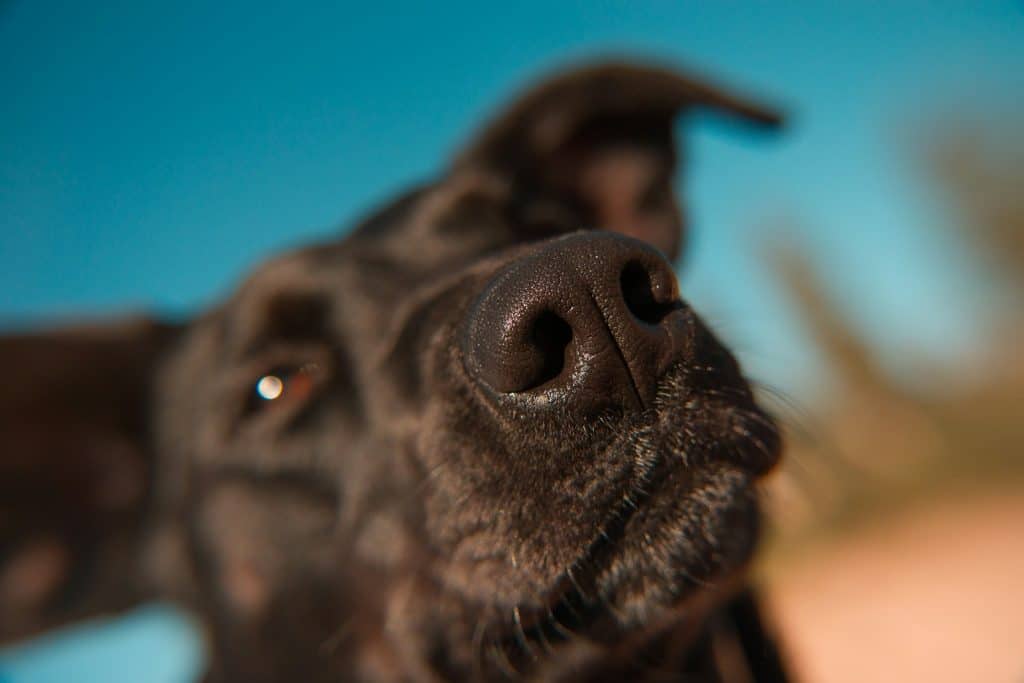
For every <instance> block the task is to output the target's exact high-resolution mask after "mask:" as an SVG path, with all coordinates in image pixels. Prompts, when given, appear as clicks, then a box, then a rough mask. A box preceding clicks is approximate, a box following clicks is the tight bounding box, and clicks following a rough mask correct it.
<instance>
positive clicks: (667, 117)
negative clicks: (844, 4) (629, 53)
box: [453, 63, 782, 260]
mask: <svg viewBox="0 0 1024 683" xmlns="http://www.w3.org/2000/svg"><path fill="white" fill-rule="evenodd" d="M692 109H706V110H709V111H713V112H715V113H719V114H723V115H725V116H728V117H731V118H734V119H737V120H740V121H742V122H745V123H748V124H753V125H754V126H757V127H761V128H767V129H775V128H777V127H779V126H780V124H781V123H782V117H781V115H780V114H779V113H778V112H776V111H774V110H773V109H771V108H768V107H766V106H762V105H759V104H757V103H755V102H753V101H751V100H747V99H746V98H743V97H740V96H738V95H734V94H731V93H729V92H727V91H726V90H723V89H722V88H719V87H716V86H713V85H710V84H708V83H706V82H704V81H701V80H699V79H696V78H692V77H689V76H686V75H684V74H682V73H679V72H677V71H674V70H668V69H663V68H658V67H652V66H641V65H634V64H626V63H603V64H598V65H595V66H591V67H587V68H582V69H578V70H572V71H568V72H565V73H562V74H560V75H556V76H555V77H554V78H552V79H550V80H548V81H546V82H544V83H542V84H540V85H539V86H537V87H535V88H534V89H532V90H530V91H528V92H527V93H525V94H524V95H523V96H522V97H520V98H519V99H518V100H516V101H515V102H514V103H513V104H512V105H511V106H509V107H508V108H507V109H506V110H505V111H504V112H503V113H501V114H500V115H499V116H498V117H497V118H496V119H494V120H493V121H492V122H491V123H490V124H489V125H487V126H486V127H485V128H484V129H483V130H482V131H481V132H480V133H479V135H478V136H477V137H476V138H475V139H474V140H473V141H472V142H471V143H470V144H469V145H468V146H467V147H466V148H465V149H464V150H463V151H462V153H461V154H459V155H458V156H457V158H456V160H455V163H454V166H453V169H454V170H455V171H456V172H457V171H460V170H478V171H479V170H482V171H485V172H489V173H492V174H496V175H498V176H499V177H501V178H502V179H504V180H506V181H507V182H509V183H510V186H511V189H512V197H513V203H514V204H515V208H516V209H517V210H518V212H519V213H518V214H517V216H516V219H517V223H518V224H520V225H524V226H526V227H527V228H532V229H533V230H535V231H536V232H538V233H541V234H543V233H545V232H549V231H550V232H563V231H566V230H578V229H580V228H592V227H597V228H602V229H606V230H613V231H616V232H621V233H624V234H626V235H631V236H633V237H637V238H639V239H642V240H645V241H647V242H649V243H651V244H654V245H655V246H657V247H658V248H660V249H661V250H662V251H663V252H664V253H665V255H666V256H668V257H669V258H671V259H673V260H674V259H675V258H676V257H677V256H678V255H679V252H680V249H681V247H682V244H683V241H684V236H685V235H684V220H683V214H682V211H681V209H680V207H679V203H678V201H677V199H676V197H675V194H674V192H673V179H674V178H673V177H674V174H675V169H676V166H677V155H676V141H675V139H674V135H673V123H674V119H675V118H676V116H677V115H679V114H681V113H685V112H687V111H690V110H692Z"/></svg>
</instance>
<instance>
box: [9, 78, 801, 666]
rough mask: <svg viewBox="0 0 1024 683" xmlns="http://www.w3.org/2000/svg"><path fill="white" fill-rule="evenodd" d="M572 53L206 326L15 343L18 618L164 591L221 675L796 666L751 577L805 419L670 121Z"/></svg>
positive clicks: (710, 103) (648, 90) (140, 323)
mask: <svg viewBox="0 0 1024 683" xmlns="http://www.w3.org/2000/svg"><path fill="white" fill-rule="evenodd" d="M695 109H699V110H707V111H710V112H714V113H718V114H722V115H725V116H728V117H731V118H733V119H735V120H737V121H740V122H742V123H746V124H750V125H752V126H754V127H760V128H764V129H768V130H771V129H774V128H777V127H778V126H779V125H780V123H781V117H780V115H779V114H778V113H777V112H775V111H774V110H772V109H770V108H768V107H765V106H761V105H758V104H756V103H754V102H752V101H749V100H747V99H745V98H741V97H739V96H736V95H733V94H730V93H728V92H727V91H725V90H723V89H721V88H719V87H715V86H712V85H709V84H706V83H704V82H703V81H701V80H698V79H695V78H692V77H688V76H686V75H684V74H681V73H679V72H677V71H673V70H671V69H666V68H662V67H660V66H653V65H645V64H635V63H626V62H608V63H599V64H595V65H591V66H584V67H581V68H576V69H572V70H569V71H566V72H562V73H559V74H556V75H554V76H553V77H551V78H549V79H548V80H547V81H544V82H542V83H541V84H540V85H538V86H536V87H534V88H533V89H531V90H529V91H528V92H526V93H525V94H524V95H522V96H521V97H519V98H518V99H517V100H515V101H514V102H512V103H511V105H509V106H508V107H507V108H506V109H504V110H503V111H502V112H501V113H500V114H499V115H498V116H496V117H495V118H494V119H493V120H492V121H491V122H490V123H488V124H487V125H485V126H484V127H483V128H482V130H481V131H479V132H478V133H477V134H476V135H475V137H473V138H472V139H471V141H470V142H469V143H468V144H467V145H466V146H465V147H464V148H463V149H462V150H461V151H460V152H459V153H458V154H457V155H455V157H454V160H453V161H452V162H451V163H450V165H449V166H448V168H447V169H446V170H445V171H444V172H443V173H441V174H439V176H438V177H437V178H436V179H434V180H432V181H430V182H427V183H425V184H423V185H422V186H419V187H417V188H414V189H412V190H411V191H409V192H407V193H405V194H403V195H401V196H400V197H399V198H398V199H397V200H395V201H393V202H391V203H389V204H387V205H386V206H384V207H382V208H380V209H379V210H377V211H375V212H373V213H372V215H370V216H369V217H368V218H366V219H365V220H363V221H361V223H360V224H359V225H358V226H357V227H356V228H355V229H354V230H353V231H352V232H351V233H350V234H349V235H348V236H347V237H345V238H343V239H334V240H329V241H327V242H325V243H323V244H318V245H314V246H310V247H307V248H303V249H299V250H297V251H293V252H290V253H287V254H284V255H281V256H279V257H277V258H275V259H273V260H271V261H270V262H268V263H266V264H264V265H262V266H261V267H259V268H258V269H257V270H256V271H255V272H254V273H253V274H252V275H251V276H250V277H249V278H248V279H246V280H245V282H244V283H242V285H241V286H240V287H239V288H238V289H237V291H235V292H234V293H233V294H232V295H230V296H229V297H228V298H227V299H226V300H225V301H224V302H222V303H221V304H219V305H217V306H215V307H214V308H212V309H211V310H208V311H206V312H204V313H202V314H201V315H198V316H197V317H196V318H194V319H193V320H190V321H187V322H182V323H169V322H157V321H153V320H149V319H126V320H118V321H108V322H103V323H95V324H92V325H82V326H77V327H71V328H64V329H55V330H44V331H37V332H29V333H23V334H17V335H9V336H7V337H5V338H4V339H2V340H0V357H2V358H3V359H4V364H5V383H4V386H3V387H2V388H0V419H2V420H3V423H4V429H3V434H4V440H5V442H6V446H5V448H4V455H3V456H2V457H0V493H2V495H0V506H2V507H0V511H2V512H3V516H2V518H0V638H3V639H7V640H11V639H15V638H21V637H25V636H27V635H30V634H33V633H37V632H39V631H41V630H43V629H47V628H51V627H53V626H56V625H59V624H63V623H66V622H68V621H72V620H75V619H80V618H85V617H89V616H94V615H98V614H106V613H110V612H114V611H117V610H121V609H125V608H127V607H130V606H131V605H134V604H137V603H139V602H140V601H143V600H149V599H154V598H169V599H174V600H178V601H180V602H181V603H182V604H184V605H186V606H188V607H190V608H191V609H192V610H194V611H195V613H196V614H198V615H199V617H200V619H201V621H202V623H203V624H204V626H205V628H206V629H207V631H208V635H209V639H210V643H211V650H212V662H211V665H210V671H209V674H208V678H209V680H211V681H247V682H248V681H342V680H344V681H440V680H452V681H490V680H534V681H599V680H682V681H782V680H785V672H784V668H783V665H782V661H781V657H780V656H779V653H778V649H777V647H776V645H775V642H774V639H773V638H772V637H771V634H770V632H769V630H768V629H766V628H765V627H764V625H763V622H762V619H761V616H760V613H759V609H758V603H757V599H756V595H755V593H754V591H753V590H752V589H751V587H750V585H749V583H748V580H747V578H746V576H745V572H744V568H745V567H746V566H747V563H748V560H749V558H750V557H751V554H752V552H753V551H754V549H755V547H756V542H757V538H758V529H759V513H758V506H757V500H756V494H755V488H756V483H757V481H758V479H759V478H760V477H761V476H762V475H763V474H765V473H766V472H767V471H768V470H770V469H771V468H772V467H773V465H774V464H775V463H776V461H777V459H778V457H779V452H780V437H779V431H778V429H777V427H776V424H775V422H774V421H773V419H772V418H771V417H770V416H769V415H768V414H767V413H765V412H763V411H762V410H761V409H760V408H759V407H758V405H757V403H756V402H755V399H754V397H753V395H752V393H751V390H750V387H749V386H748V384H747V382H746V381H745V380H744V378H743V376H742V374H741V371H740V368H739V366H738V364H737V362H736V361H735V360H734V358H733V356H732V355H731V354H730V353H729V352H728V351H727V349H726V348H725V347H724V346H723V345H722V344H721V343H720V342H719V341H718V340H717V339H716V338H715V336H714V335H713V334H712V332H711V331H710V330H709V329H708V327H707V326H706V325H705V324H704V323H703V322H702V321H701V319H700V318H699V317H698V316H697V314H696V313H695V312H694V311H693V310H692V309H691V308H690V306H689V305H687V304H686V303H685V302H684V301H683V300H682V299H681V298H680V294H679V291H678V286H677V283H676V279H675V276H674V273H673V266H672V261H674V260H676V259H677V258H678V256H679V255H680V253H681V252H682V251H683V249H684V245H685V237H686V228H685V221H684V218H683V211H682V209H681V207H680V205H679V200H678V199H677V197H676V196H675V194H674V192H673V184H674V181H675V176H676V175H677V173H676V169H677V166H678V165H679V160H678V158H677V157H678V153H677V145H676V140H675V135H674V121H675V119H676V118H677V117H678V116H680V115H683V114H686V113H688V112H690V111H692V110H695Z"/></svg>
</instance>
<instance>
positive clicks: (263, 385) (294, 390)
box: [249, 363, 323, 412]
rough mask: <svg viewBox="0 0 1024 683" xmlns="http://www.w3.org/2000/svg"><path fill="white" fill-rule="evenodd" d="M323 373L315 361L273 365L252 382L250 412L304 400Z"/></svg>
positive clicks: (294, 403)
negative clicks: (300, 363)
mask: <svg viewBox="0 0 1024 683" xmlns="http://www.w3.org/2000/svg"><path fill="white" fill-rule="evenodd" d="M322 374H323V373H322V370H321V367H320V365H319V364H318V363H306V364H304V365H295V366H280V367H276V368H273V369H272V370H270V372H267V373H266V374H264V375H261V376H260V377H259V378H258V379H257V380H256V383H255V384H254V385H253V388H252V394H251V396H250V398H249V409H250V410H249V412H254V411H258V410H267V409H270V408H275V409H276V408H278V407H283V406H294V405H298V404H302V403H304V402H305V401H306V400H308V399H309V398H310V397H311V396H312V395H313V393H314V391H315V390H316V388H317V386H318V385H319V383H320V380H321V377H322Z"/></svg>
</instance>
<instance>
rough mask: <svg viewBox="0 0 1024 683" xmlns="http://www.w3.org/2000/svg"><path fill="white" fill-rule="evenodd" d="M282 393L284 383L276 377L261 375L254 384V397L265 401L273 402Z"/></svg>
mask: <svg viewBox="0 0 1024 683" xmlns="http://www.w3.org/2000/svg"><path fill="white" fill-rule="evenodd" d="M283 393H284V381H283V380H282V379H281V378H280V377H278V376H277V375H263V377H260V379H259V381H258V382H256V395H257V396H259V397H260V398H262V399H263V400H265V401H273V400H274V399H275V398H278V397H279V396H280V395H281V394H283Z"/></svg>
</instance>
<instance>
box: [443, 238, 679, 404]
mask: <svg viewBox="0 0 1024 683" xmlns="http://www.w3.org/2000/svg"><path fill="white" fill-rule="evenodd" d="M689 317H690V316H689V314H688V309H686V308H685V307H684V305H683V303H682V302H681V301H680V299H679V290H678V285H677V283H676V278H675V274H674V273H673V271H672V267H671V266H670V265H669V263H668V262H667V261H666V260H665V258H664V257H663V256H662V255H661V254H660V252H658V251H657V250H656V249H654V248H653V247H651V246H649V245H647V244H645V243H644V242H640V241H638V240H635V239H632V238H629V237H625V236H622V235H617V234H613V233H604V232H585V233H575V234H572V235H568V236H565V237H562V238H559V239H556V240H553V241H551V242H548V243H545V244H544V245H543V246H541V247H540V248H539V249H538V250H537V251H535V252H532V253H530V254H529V255H527V256H525V257H521V258H519V259H517V260H515V261H513V262H511V263H509V264H507V265H506V266H505V267H504V268H503V269H501V270H500V271H499V272H498V273H497V275H495V276H494V278H493V279H492V280H491V281H490V282H489V283H488V284H487V285H486V286H485V288H484V290H483V291H482V292H481V294H480V295H479V296H478V298H477V299H476V301H475V302H474V304H473V306H472V307H471V309H470V312H469V316H468V319H467V324H466V328H465V330H466V331H465V336H464V342H463V343H464V352H465V359H466V368H467V370H468V372H469V374H470V375H472V376H473V377H474V378H475V379H476V380H477V381H478V382H479V383H481V384H483V385H484V386H485V387H486V388H488V389H489V390H490V391H492V392H494V393H496V394H498V395H500V397H501V398H502V400H503V401H512V402H514V403H518V404H520V405H524V406H525V405H534V406H541V407H543V406H551V405H554V404H563V403H570V404H571V405H572V406H573V407H574V412H594V413H597V412H600V411H601V410H602V409H607V408H608V407H609V406H610V405H612V404H617V405H634V406H639V407H644V406H647V405H649V404H650V402H651V401H653V399H654V394H655V391H656V389H657V380H658V378H659V377H660V376H661V375H662V374H663V373H664V372H665V370H666V369H667V368H668V366H669V365H670V364H671V363H672V362H674V361H675V360H676V359H677V358H678V357H679V354H680V352H681V350H682V349H683V348H684V347H685V346H686V339H687V332H688V330H689V329H690V327H691V326H690V325H688V324H687V321H688V320H689Z"/></svg>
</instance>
